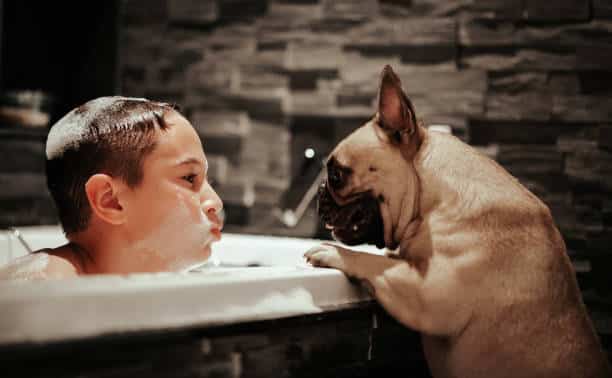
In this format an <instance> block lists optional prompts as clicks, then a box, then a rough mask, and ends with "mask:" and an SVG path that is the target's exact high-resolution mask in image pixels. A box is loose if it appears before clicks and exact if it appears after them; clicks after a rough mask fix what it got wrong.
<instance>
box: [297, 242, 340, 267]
mask: <svg viewBox="0 0 612 378" xmlns="http://www.w3.org/2000/svg"><path fill="white" fill-rule="evenodd" d="M340 249H341V247H337V246H335V245H332V244H321V245H318V246H316V247H313V248H311V249H309V250H308V251H307V252H306V253H305V254H304V257H305V258H306V261H307V262H308V263H310V264H312V265H313V266H318V267H323V268H334V269H340V270H344V268H345V264H344V261H343V257H342V254H341V251H340Z"/></svg>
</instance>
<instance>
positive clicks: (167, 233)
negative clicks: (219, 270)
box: [121, 111, 223, 272]
mask: <svg viewBox="0 0 612 378" xmlns="http://www.w3.org/2000/svg"><path fill="white" fill-rule="evenodd" d="M164 120H165V121H166V123H167V124H168V128H167V129H166V130H164V131H157V144H156V146H155V148H154V150H153V151H152V152H151V153H150V154H149V155H147V157H146V158H145V160H144V162H143V178H142V181H141V183H140V184H139V185H137V186H136V187H135V188H133V189H130V190H128V191H127V193H126V197H125V198H126V199H127V201H126V206H125V210H126V214H127V222H126V223H125V226H126V227H125V230H126V239H127V240H128V243H129V246H130V247H129V249H130V251H128V253H122V254H121V265H123V267H122V270H123V269H129V271H149V272H154V271H177V270H181V269H184V268H186V267H189V266H191V265H194V264H196V263H198V262H203V261H204V260H206V259H207V258H208V257H209V256H210V253H211V247H210V245H211V243H212V242H214V241H217V240H219V239H220V238H221V228H222V224H221V221H220V220H219V218H218V214H219V212H220V211H221V208H222V207H223V204H222V202H221V199H220V198H219V196H218V195H217V193H215V191H214V190H213V189H212V187H211V186H210V184H209V183H208V181H207V170H208V163H207V161H206V156H205V155H204V151H203V148H202V143H201V142H200V138H199V137H198V135H197V133H196V132H195V130H194V129H193V127H192V126H191V124H190V123H189V121H187V120H186V119H185V118H183V117H182V116H181V115H180V114H179V113H177V112H175V111H172V112H169V113H167V114H166V115H165V117H164Z"/></svg>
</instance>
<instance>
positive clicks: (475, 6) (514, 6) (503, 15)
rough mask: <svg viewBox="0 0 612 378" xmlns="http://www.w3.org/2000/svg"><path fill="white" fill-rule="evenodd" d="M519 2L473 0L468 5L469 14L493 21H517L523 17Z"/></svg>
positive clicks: (515, 0) (512, 0) (513, 0)
mask: <svg viewBox="0 0 612 378" xmlns="http://www.w3.org/2000/svg"><path fill="white" fill-rule="evenodd" d="M522 5H523V4H522V1H521V0H474V1H471V2H470V3H469V5H468V9H469V11H470V12H473V13H476V14H478V16H479V17H484V18H490V19H495V20H518V19H520V18H521V17H522V15H523V7H522Z"/></svg>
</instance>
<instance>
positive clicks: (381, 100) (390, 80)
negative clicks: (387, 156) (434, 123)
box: [378, 65, 417, 142]
mask: <svg viewBox="0 0 612 378" xmlns="http://www.w3.org/2000/svg"><path fill="white" fill-rule="evenodd" d="M378 124H379V125H380V127H381V128H382V129H383V130H384V131H385V132H387V134H389V135H390V136H392V138H393V139H394V140H395V141H396V142H401V141H406V142H407V141H408V138H406V136H410V135H412V134H414V132H415V131H416V128H417V121H416V117H415V114H414V109H413V107H412V104H411V103H410V100H409V99H408V97H407V96H406V94H405V93H404V91H403V90H402V83H401V81H400V79H399V77H398V76H397V75H396V74H395V72H393V69H392V68H391V66H389V65H387V66H385V68H384V69H383V71H382V74H381V79H380V91H379V93H378Z"/></svg>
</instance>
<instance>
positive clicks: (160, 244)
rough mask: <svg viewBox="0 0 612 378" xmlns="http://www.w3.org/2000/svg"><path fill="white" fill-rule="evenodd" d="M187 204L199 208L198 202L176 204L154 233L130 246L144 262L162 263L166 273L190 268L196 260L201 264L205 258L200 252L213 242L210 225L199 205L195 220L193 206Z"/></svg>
mask: <svg viewBox="0 0 612 378" xmlns="http://www.w3.org/2000/svg"><path fill="white" fill-rule="evenodd" d="M189 201H194V202H195V201H197V202H196V203H197V204H199V200H197V198H186V199H182V200H179V203H178V205H177V206H176V207H175V208H174V209H173V210H172V212H171V213H170V214H168V215H167V216H166V217H165V219H163V220H161V223H160V224H159V225H158V226H157V227H156V229H155V230H150V231H149V232H147V235H146V237H144V238H143V239H141V240H138V241H137V242H136V243H135V244H134V245H133V250H134V251H135V252H138V253H141V254H142V257H143V259H146V258H147V255H150V256H153V257H155V258H156V259H157V260H158V261H165V262H166V263H167V264H166V268H167V270H169V271H180V270H184V269H185V268H187V267H189V266H193V264H195V263H196V261H194V259H197V258H199V259H200V260H201V262H204V261H205V260H206V258H207V257H205V256H202V252H203V250H204V249H205V248H206V247H207V246H210V244H211V242H212V241H213V235H212V233H211V229H212V223H211V221H210V220H209V219H208V217H207V216H206V215H205V214H204V212H203V210H202V209H201V208H200V207H199V205H198V206H197V207H198V214H197V215H195V216H196V217H197V218H196V219H194V214H193V213H192V211H191V209H190V206H191V207H193V206H194V204H188V202H189Z"/></svg>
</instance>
